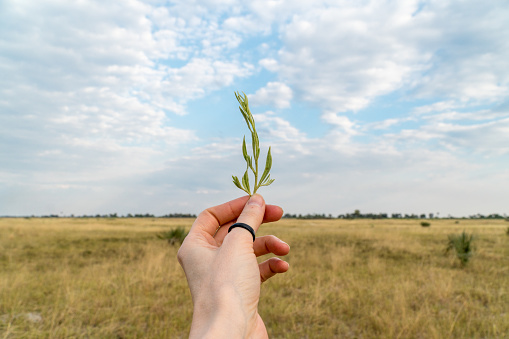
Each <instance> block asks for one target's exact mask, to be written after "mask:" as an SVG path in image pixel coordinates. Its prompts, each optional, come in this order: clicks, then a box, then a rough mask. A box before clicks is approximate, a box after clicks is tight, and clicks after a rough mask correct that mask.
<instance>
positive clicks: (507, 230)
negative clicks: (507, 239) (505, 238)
mask: <svg viewBox="0 0 509 339" xmlns="http://www.w3.org/2000/svg"><path fill="white" fill-rule="evenodd" d="M505 234H507V235H509V227H507V229H506V230H505Z"/></svg>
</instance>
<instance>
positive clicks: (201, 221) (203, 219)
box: [189, 195, 283, 236]
mask: <svg viewBox="0 0 509 339" xmlns="http://www.w3.org/2000/svg"><path fill="white" fill-rule="evenodd" d="M248 200H249V196H248V195H246V196H244V197H240V198H237V199H234V200H232V201H228V202H226V203H224V204H221V205H217V206H214V207H210V208H207V209H206V210H205V211H203V212H201V213H200V214H199V215H198V218H196V220H195V222H194V223H193V226H192V227H191V230H190V231H189V233H191V232H197V231H204V232H206V233H208V234H210V235H212V236H213V235H214V234H215V233H216V231H217V229H218V227H219V226H223V225H225V224H229V223H232V222H233V221H236V220H237V218H238V217H239V215H240V213H242V210H243V209H244V206H245V205H246V203H247V201H248ZM282 215H283V209H282V208H281V207H279V206H275V205H266V206H265V215H264V218H263V222H272V221H277V220H279V219H281V217H282Z"/></svg>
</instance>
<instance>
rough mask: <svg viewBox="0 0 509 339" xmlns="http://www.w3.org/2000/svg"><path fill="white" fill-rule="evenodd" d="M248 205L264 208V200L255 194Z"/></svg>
mask: <svg viewBox="0 0 509 339" xmlns="http://www.w3.org/2000/svg"><path fill="white" fill-rule="evenodd" d="M247 204H248V205H255V206H259V207H262V206H263V198H262V196H261V195H258V194H255V195H253V196H251V198H249V201H248V202H247Z"/></svg>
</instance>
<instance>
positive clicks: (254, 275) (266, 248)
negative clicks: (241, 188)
mask: <svg viewBox="0 0 509 339" xmlns="http://www.w3.org/2000/svg"><path fill="white" fill-rule="evenodd" d="M282 215H283V210H282V209H281V208H280V207H278V206H274V205H266V204H265V201H264V199H263V197H262V196H261V195H259V194H255V195H253V196H252V197H251V198H249V196H245V197H242V198H238V199H235V200H232V201H230V202H227V203H225V204H222V205H219V206H215V207H212V208H209V209H207V210H205V211H203V212H202V213H200V215H199V216H198V218H197V219H196V221H195V222H194V224H193V226H192V227H191V230H190V231H189V234H188V236H187V237H186V239H185V241H184V243H183V244H182V246H181V247H180V249H179V251H178V255H177V257H178V260H179V262H180V264H181V265H182V267H183V269H184V272H185V273H186V277H187V282H188V284H189V289H190V290H191V296H192V299H193V308H194V310H193V321H192V323H191V332H190V335H189V337H190V338H268V335H267V330H266V328H265V324H264V322H263V320H262V318H261V317H260V315H259V314H258V301H259V299H260V287H261V283H262V282H264V281H266V280H267V279H269V278H271V277H273V276H274V275H276V274H278V273H284V272H286V271H287V270H288V268H289V265H288V263H287V262H285V261H283V260H281V259H279V258H275V257H274V258H270V259H268V260H266V261H264V262H262V263H260V264H258V262H257V260H256V257H258V256H261V255H264V254H268V253H273V254H275V255H277V256H284V255H286V254H288V253H289V251H290V246H288V244H286V243H285V242H283V241H282V240H280V239H278V238H277V237H275V236H273V235H268V236H262V237H257V238H256V240H255V242H254V243H253V237H252V235H251V233H249V232H248V231H247V230H245V229H242V228H234V229H232V231H231V232H230V233H228V228H229V227H230V226H231V225H233V224H234V223H236V222H242V223H246V224H248V225H250V226H251V227H252V228H253V229H254V230H255V232H256V231H257V230H258V228H259V227H260V225H261V224H262V223H264V222H272V221H277V220H279V219H280V218H281V216H282Z"/></svg>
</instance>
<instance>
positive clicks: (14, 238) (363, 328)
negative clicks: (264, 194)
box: [0, 218, 509, 338]
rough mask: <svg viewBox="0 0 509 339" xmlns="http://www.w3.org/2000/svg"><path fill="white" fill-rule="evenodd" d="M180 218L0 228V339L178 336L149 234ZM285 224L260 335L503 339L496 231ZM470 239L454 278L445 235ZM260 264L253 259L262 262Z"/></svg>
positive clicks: (167, 260) (502, 227)
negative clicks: (279, 271) (286, 249)
mask: <svg viewBox="0 0 509 339" xmlns="http://www.w3.org/2000/svg"><path fill="white" fill-rule="evenodd" d="M192 222H193V220H191V219H157V218H155V219H151V218H142V219H124V218H112V219H95V218H90V219H64V218H56V219H37V218H30V219H24V218H16V219H10V218H4V219H0V338H185V337H187V335H188V331H189V326H190V321H191V315H192V304H191V298H190V294H189V291H188V289H187V284H186V280H185V276H184V273H183V271H182V269H181V268H180V266H179V264H178V262H177V259H176V253H177V250H178V246H171V245H169V244H168V243H167V242H166V241H164V240H160V239H158V238H157V237H156V234H158V233H160V232H162V231H167V230H169V229H172V228H175V227H178V226H184V227H186V228H187V229H189V227H190V226H191V223H192ZM430 222H431V226H430V227H421V226H420V221H419V220H390V219H389V220H369V219H360V220H293V219H286V220H282V221H280V222H277V223H272V224H267V225H264V226H263V227H262V228H261V230H260V232H259V235H263V234H275V235H277V236H279V237H280V238H281V239H283V240H285V241H286V242H288V243H289V244H290V246H291V252H290V254H289V255H288V256H287V257H286V259H287V260H288V261H289V263H290V271H289V272H287V273H286V274H283V275H279V276H276V277H274V278H272V279H270V280H269V281H268V282H266V283H264V284H263V285H262V299H261V302H260V307H259V309H260V314H261V315H262V318H263V319H264V320H265V323H266V325H267V329H268V331H269V335H270V337H271V338H509V236H507V235H506V230H507V228H508V227H509V223H508V222H505V221H504V220H431V221H430ZM463 230H465V231H466V232H467V233H473V234H474V235H475V240H474V246H475V250H476V252H475V254H474V256H473V257H472V259H471V261H470V262H469V263H468V265H467V266H466V267H464V268H462V267H461V266H460V265H459V264H458V263H457V262H458V260H457V259H456V258H455V257H454V255H453V254H452V253H450V254H449V255H444V249H445V247H446V243H447V235H448V234H450V233H456V234H459V233H461V232H462V231H463ZM263 259H264V258H260V260H263Z"/></svg>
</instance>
